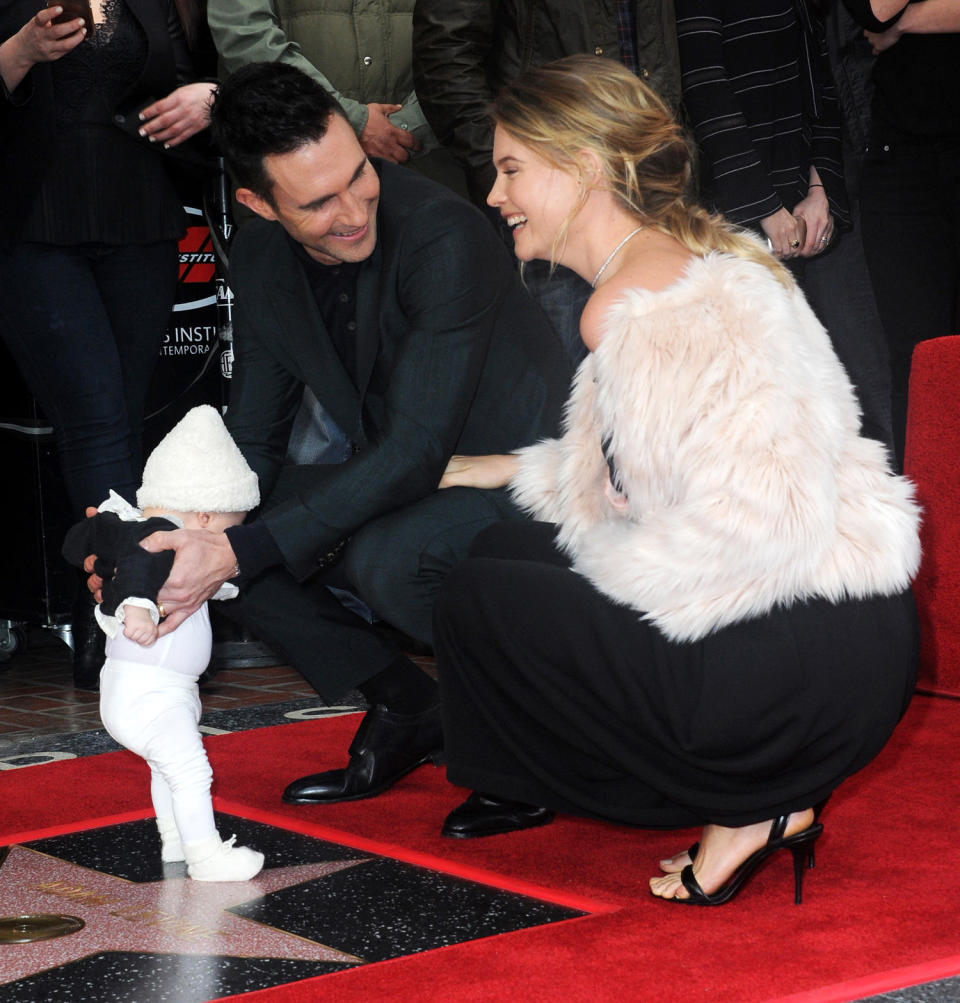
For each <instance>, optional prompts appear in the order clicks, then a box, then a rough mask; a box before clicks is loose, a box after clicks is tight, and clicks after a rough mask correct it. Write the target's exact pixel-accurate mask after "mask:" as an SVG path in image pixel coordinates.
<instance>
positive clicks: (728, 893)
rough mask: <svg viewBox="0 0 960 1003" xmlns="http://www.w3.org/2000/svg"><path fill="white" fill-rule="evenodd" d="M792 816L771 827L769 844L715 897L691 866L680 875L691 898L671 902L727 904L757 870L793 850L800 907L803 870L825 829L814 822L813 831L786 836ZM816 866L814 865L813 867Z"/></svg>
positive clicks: (720, 889) (746, 863)
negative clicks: (701, 884)
mask: <svg viewBox="0 0 960 1003" xmlns="http://www.w3.org/2000/svg"><path fill="white" fill-rule="evenodd" d="M789 818H790V816H789V815H780V816H779V817H778V818H775V819H774V820H773V822H772V823H771V824H770V835H769V836H768V837H767V842H766V843H765V844H764V845H763V846H761V847H760V849H759V850H755V851H754V852H753V853H751V854H750V856H749V857H747V859H746V860H744V861H743V863H742V864H740V866H739V867H737V869H736V870H735V871H734V872H733V874H731V875H730V877H729V878H727V881H726V883H725V884H723V885H722V886H721V887H720V888H718V889H717V890H716V891H715V892H713V894H711V895H708V894H707V893H706V892H705V891H704V890H703V889H702V888H701V887H700V883H699V882H698V881H697V879H696V876H695V875H694V873H693V864H688V865H687V866H686V867H684V869H683V870H682V871H681V872H680V880H681V881H682V882H683V887H684V888H686V889H687V892H688V893H689V896H690V897H689V898H685V899H677V898H675V899H670V901H671V902H679V903H681V904H683V905H723V904H724V903H725V902H729V901H730V900H731V899H732V898H733V897H734V895H736V894H737V892H738V891H740V889H741V888H742V887H743V886H744V885H745V884H746V883H747V881H748V880H749V878H751V877H752V876H753V873H754V871H756V870H757V868H758V867H759V866H760V865H761V864H762V863H763V862H764V861H765V860H766V859H767V858H768V857H772V856H773V854H774V853H776V852H777V850H790V852H791V853H792V854H793V900H794V903H795V904H796V905H800V904H801V901H802V893H803V871H804V866H803V865H804V862H805V861H808V860H812V858H813V845H814V843H816V841H817V840H818V839H819V838H820V834H821V833H822V832H823V826H822V825H821V824H820V823H819V822H814V823H813V824H812V825H811V826H810V827H809V828H807V829H804V830H803V831H802V832H796V833H794V834H793V835H792V836H784V832H786V829H787V822H788V820H789ZM811 866H812V865H811Z"/></svg>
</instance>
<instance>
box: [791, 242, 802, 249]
mask: <svg viewBox="0 0 960 1003" xmlns="http://www.w3.org/2000/svg"><path fill="white" fill-rule="evenodd" d="M790 246H791V247H792V248H793V249H794V250H796V249H797V248H798V247H799V246H800V241H799V240H791V241H790Z"/></svg>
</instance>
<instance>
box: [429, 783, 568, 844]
mask: <svg viewBox="0 0 960 1003" xmlns="http://www.w3.org/2000/svg"><path fill="white" fill-rule="evenodd" d="M553 816H554V813H553V812H552V811H551V810H550V809H549V808H538V807H537V806H536V805H532V804H524V803H523V802H522V801H504V800H501V799H499V798H494V797H491V796H490V795H489V794H481V793H480V792H479V791H474V792H473V794H471V795H470V797H468V798H467V800H466V801H464V802H463V804H462V805H460V807H459V808H454V809H453V811H452V812H450V814H449V815H448V816H447V820H446V822H444V823H443V828H442V829H441V830H440V832H441V834H442V835H444V836H449V837H450V838H451V839H474V838H475V837H477V836H497V835H499V834H500V833H503V832H519V831H520V830H521V829H533V828H535V827H536V826H538V825H547V824H548V823H550V822H552V821H553Z"/></svg>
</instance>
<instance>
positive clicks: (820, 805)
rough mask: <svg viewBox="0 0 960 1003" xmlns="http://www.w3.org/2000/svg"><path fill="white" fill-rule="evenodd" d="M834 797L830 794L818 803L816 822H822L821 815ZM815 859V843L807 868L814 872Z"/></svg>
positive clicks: (814, 810)
mask: <svg viewBox="0 0 960 1003" xmlns="http://www.w3.org/2000/svg"><path fill="white" fill-rule="evenodd" d="M832 797H833V793H832V792H831V793H830V794H828V795H827V796H826V797H825V798H824V799H823V800H822V801H818V802H817V803H816V804H815V805H814V806H813V820H814V822H819V821H820V815H821V814H822V813H823V809H824V808H826V807H827V802H828V801H829V800H830V798H832ZM813 865H814V857H813V843H811V844H810V856H809V857H808V858H807V867H808V868H810V870H811V871H812V870H813Z"/></svg>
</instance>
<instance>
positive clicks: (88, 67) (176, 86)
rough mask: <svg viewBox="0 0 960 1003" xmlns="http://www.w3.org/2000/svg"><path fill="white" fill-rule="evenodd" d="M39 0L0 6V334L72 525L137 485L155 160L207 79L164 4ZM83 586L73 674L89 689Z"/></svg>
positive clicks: (174, 202) (152, 281)
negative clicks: (52, 440) (55, 463)
mask: <svg viewBox="0 0 960 1003" xmlns="http://www.w3.org/2000/svg"><path fill="white" fill-rule="evenodd" d="M41 2H42V0H0V84H2V89H0V275H2V276H3V311H2V312H0V336H2V338H3V340H4V341H5V342H6V344H7V346H8V348H9V350H10V352H11V354H12V356H13V357H14V359H15V360H16V362H17V365H18V366H19V368H20V370H21V372H22V374H23V377H24V379H25V381H26V383H27V384H28V386H29V388H30V390H31V392H32V394H33V395H34V397H35V398H36V399H37V401H38V403H39V405H40V407H41V408H42V410H43V412H44V414H45V415H46V417H47V418H48V419H49V420H50V422H51V424H52V425H53V427H54V434H55V437H56V442H57V447H58V452H59V456H60V463H61V468H62V471H63V475H64V480H65V482H66V487H67V491H68V493H69V496H70V502H71V506H72V509H73V511H74V513H75V514H76V516H77V517H78V518H79V517H82V515H83V513H84V509H85V508H86V507H87V506H88V505H95V504H97V502H98V500H99V499H101V498H103V497H105V496H106V493H107V491H108V490H109V488H111V487H113V488H115V489H116V490H117V491H118V492H119V493H120V494H122V495H123V496H124V497H126V498H127V499H128V500H130V501H132V500H133V497H134V492H135V490H136V486H137V484H138V483H139V477H140V472H141V464H142V461H141V455H140V454H141V445H140V437H141V425H142V421H143V409H144V401H145V398H146V394H147V388H148V385H149V382H150V377H151V375H152V373H153V368H154V363H155V360H156V358H157V355H158V352H159V348H160V344H161V341H162V339H163V336H164V331H165V328H166V324H167V320H168V318H169V316H170V312H171V309H172V307H173V303H174V297H175V293H176V282H177V241H178V239H179V237H180V236H181V235H182V234H183V233H184V230H185V220H184V213H183V207H182V205H181V201H180V198H179V197H178V195H177V192H176V190H175V188H174V185H173V183H172V180H171V176H170V173H169V167H168V163H167V160H168V158H167V157H165V156H164V153H165V152H169V151H171V150H173V149H175V148H176V147H177V146H179V145H180V144H181V143H183V142H184V141H185V140H187V139H188V138H190V137H191V136H193V135H194V134H196V133H198V132H199V131H200V130H202V129H204V128H205V127H206V125H207V123H208V121H209V104H210V100H211V98H212V93H213V90H214V87H215V84H213V83H211V82H194V80H193V78H194V73H193V68H192V65H191V56H190V50H189V48H188V46H187V43H186V40H185V37H184V32H183V28H182V25H181V21H180V18H179V17H178V12H177V7H176V6H175V5H174V2H173V0H93V4H92V8H91V7H90V5H89V4H88V5H87V10H83V11H80V12H78V13H77V15H76V16H71V15H72V14H73V8H71V10H70V11H67V10H65V6H64V5H63V4H61V3H55V4H53V5H52V6H49V7H43V6H41ZM64 15H66V19H64ZM91 26H92V30H91ZM131 122H133V127H130V123H131ZM80 595H81V598H80V600H78V608H77V610H76V611H75V616H74V641H75V648H74V656H75V657H74V670H75V671H74V675H75V681H76V682H77V684H78V685H86V686H90V687H95V686H96V673H97V672H98V670H99V664H100V662H102V651H101V650H99V632H98V631H97V630H96V627H95V624H94V622H93V608H92V604H91V602H90V600H89V597H88V593H87V591H86V589H85V588H81V592H80ZM90 644H92V645H93V646H94V647H96V648H97V650H94V651H88V650H87V649H88V647H89V645H90Z"/></svg>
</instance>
